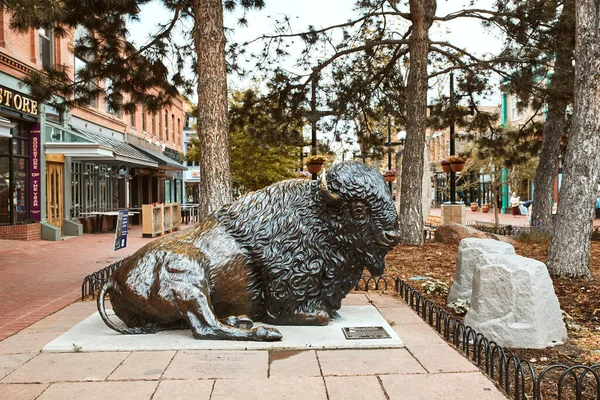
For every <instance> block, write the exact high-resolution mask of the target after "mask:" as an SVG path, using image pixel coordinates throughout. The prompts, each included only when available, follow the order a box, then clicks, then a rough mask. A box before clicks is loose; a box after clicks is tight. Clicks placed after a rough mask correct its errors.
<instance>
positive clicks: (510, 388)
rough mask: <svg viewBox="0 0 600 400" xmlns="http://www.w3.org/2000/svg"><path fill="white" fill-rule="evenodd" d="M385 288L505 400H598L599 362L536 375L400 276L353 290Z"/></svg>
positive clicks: (90, 290)
mask: <svg viewBox="0 0 600 400" xmlns="http://www.w3.org/2000/svg"><path fill="white" fill-rule="evenodd" d="M123 261H124V260H121V261H118V262H116V263H114V264H111V265H109V266H108V267H106V268H103V269H101V270H100V271H97V272H95V273H93V274H91V275H88V276H86V277H85V278H84V279H83V283H82V285H81V297H82V299H83V298H85V296H92V298H93V297H94V293H95V291H96V290H98V289H99V288H100V287H101V286H102V284H103V283H104V282H106V280H107V279H108V278H109V277H110V275H111V274H112V273H113V272H114V271H115V270H116V269H117V268H118V267H119V265H121V263H122V262H123ZM391 289H393V290H394V291H395V292H396V293H397V294H399V295H400V297H401V298H402V299H403V300H404V301H405V302H406V303H407V304H408V305H409V306H410V307H411V308H412V309H414V310H415V312H416V313H417V314H418V315H419V316H420V317H421V318H422V319H423V320H424V321H425V322H427V323H428V324H429V325H430V326H431V327H433V328H434V329H435V330H436V331H437V332H438V333H439V334H440V336H442V337H443V338H444V339H445V340H446V341H447V342H449V343H451V344H452V345H453V346H454V347H455V348H456V349H457V350H458V351H460V352H461V353H463V354H464V355H465V357H466V358H467V359H469V360H470V361H471V362H473V363H474V364H475V365H477V366H478V367H479V368H480V369H481V370H482V371H483V372H485V374H486V375H487V376H488V377H490V378H491V379H492V380H493V381H494V382H495V383H496V385H497V386H498V387H499V388H500V389H502V390H503V391H504V392H505V394H506V395H507V396H508V397H509V398H514V399H515V400H542V399H548V398H555V399H557V400H563V399H565V400H566V399H575V400H584V399H595V400H600V375H599V374H600V364H595V365H591V366H587V365H573V366H567V365H561V364H555V365H551V366H549V367H547V368H545V369H544V370H543V371H542V372H540V373H539V374H536V372H535V371H534V368H533V366H532V365H531V363H530V362H529V361H526V360H521V359H520V358H519V357H518V356H517V355H515V354H514V353H513V352H512V351H511V350H509V349H504V348H503V347H502V346H500V345H498V344H497V343H496V342H494V341H491V340H489V339H487V338H486V337H485V336H484V335H483V334H481V333H478V332H477V331H475V330H474V329H473V328H471V327H470V326H468V325H465V324H464V323H463V322H462V321H461V320H460V319H458V318H456V317H455V316H454V315H453V314H451V313H449V312H448V311H446V310H445V309H444V308H442V307H440V306H438V305H437V304H435V303H434V302H433V301H431V300H429V299H428V298H427V297H426V296H425V295H423V294H422V293H420V292H419V291H418V290H416V289H414V288H413V287H411V286H410V285H408V283H407V282H405V281H404V280H402V279H400V278H394V277H391V276H380V277H372V276H363V277H361V279H360V280H359V281H358V283H357V285H356V287H355V290H362V291H382V290H385V291H388V290H391Z"/></svg>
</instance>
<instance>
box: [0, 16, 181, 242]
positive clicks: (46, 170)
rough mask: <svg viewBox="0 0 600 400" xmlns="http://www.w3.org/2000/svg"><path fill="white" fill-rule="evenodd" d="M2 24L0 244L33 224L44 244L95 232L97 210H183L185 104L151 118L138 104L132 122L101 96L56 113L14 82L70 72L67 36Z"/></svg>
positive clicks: (73, 65)
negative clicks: (53, 69) (57, 70)
mask: <svg viewBox="0 0 600 400" xmlns="http://www.w3.org/2000/svg"><path fill="white" fill-rule="evenodd" d="M9 20H10V17H9V15H8V14H7V13H6V11H4V10H0V98H1V100H0V228H1V227H4V229H2V230H0V237H6V238H10V229H9V228H7V227H10V226H15V225H19V224H26V223H31V222H35V221H40V222H41V223H42V224H41V232H42V236H44V237H46V238H49V239H57V238H60V236H61V235H62V234H68V235H73V234H80V233H81V231H82V230H83V231H88V230H97V229H99V228H102V227H97V226H94V223H95V222H96V220H95V218H94V217H93V215H94V213H96V212H103V211H114V210H118V209H124V208H129V209H141V206H142V204H148V203H154V202H181V201H182V199H183V191H184V188H183V171H184V170H185V169H186V168H185V167H184V166H183V165H182V164H181V161H182V159H181V155H182V154H183V153H182V152H183V126H184V122H185V112H184V108H183V100H182V99H181V98H176V99H174V100H173V102H172V105H171V106H170V107H167V108H164V109H163V110H161V111H160V112H157V113H149V112H147V111H146V110H145V109H144V105H143V104H140V105H139V106H138V107H137V109H136V111H135V112H134V113H133V114H125V113H122V112H114V111H112V110H110V109H109V108H108V107H107V106H106V104H105V102H104V99H103V98H102V97H98V98H97V99H93V100H92V101H91V102H90V104H89V105H88V106H87V107H74V108H72V109H70V110H68V111H67V112H64V113H58V112H57V111H56V110H55V109H53V108H52V107H50V106H49V105H46V104H37V102H36V101H35V100H34V99H33V98H32V97H31V96H30V92H29V90H28V88H27V86H25V85H23V82H22V79H23V78H24V77H26V76H27V75H28V74H29V73H30V72H31V71H33V70H41V69H42V68H43V67H44V66H47V65H64V66H66V67H67V68H69V70H70V71H75V70H76V69H77V68H78V65H79V63H80V62H81V60H78V59H77V58H76V57H75V56H74V55H73V53H71V52H70V51H69V48H70V46H71V45H72V42H73V36H72V35H71V36H66V37H59V36H57V35H54V34H53V32H52V30H47V29H40V30H36V29H31V30H29V32H27V33H26V34H19V33H16V32H14V31H12V30H10V28H9V22H10V21H9ZM73 34H74V35H77V32H74V33H73ZM98 84H99V85H109V84H110V83H109V82H98ZM125 95H126V94H125ZM135 222H136V221H134V223H135ZM1 232H4V233H3V234H2V233H1ZM2 235H4V236H2Z"/></svg>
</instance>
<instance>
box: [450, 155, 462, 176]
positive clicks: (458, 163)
mask: <svg viewBox="0 0 600 400" xmlns="http://www.w3.org/2000/svg"><path fill="white" fill-rule="evenodd" d="M448 161H449V162H450V168H452V171H454V172H460V171H462V170H463V169H464V168H465V159H464V158H463V157H461V156H450V157H448Z"/></svg>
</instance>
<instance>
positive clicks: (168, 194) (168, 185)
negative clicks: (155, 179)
mask: <svg viewBox="0 0 600 400" xmlns="http://www.w3.org/2000/svg"><path fill="white" fill-rule="evenodd" d="M165 203H171V181H169V180H166V181H165Z"/></svg>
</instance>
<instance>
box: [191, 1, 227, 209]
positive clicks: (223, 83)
mask: <svg viewBox="0 0 600 400" xmlns="http://www.w3.org/2000/svg"><path fill="white" fill-rule="evenodd" d="M194 14H195V15H194V18H195V25H194V32H193V37H194V45H195V49H196V55H197V58H198V65H197V72H198V141H199V150H200V206H199V214H200V216H201V217H206V216H208V215H209V214H210V213H212V212H214V211H215V210H217V209H218V208H219V207H221V206H222V205H224V204H226V203H229V202H231V200H232V193H231V170H230V164H229V163H230V156H229V130H228V129H229V126H228V120H227V71H226V68H225V33H224V30H223V4H222V2H221V0H194Z"/></svg>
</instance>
